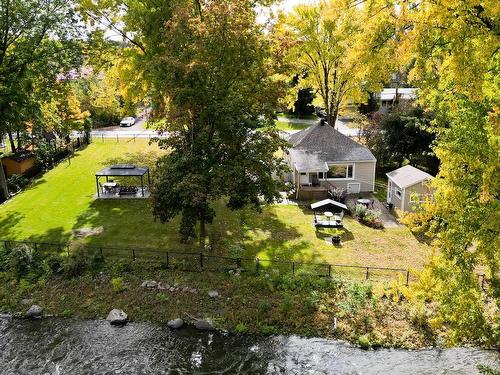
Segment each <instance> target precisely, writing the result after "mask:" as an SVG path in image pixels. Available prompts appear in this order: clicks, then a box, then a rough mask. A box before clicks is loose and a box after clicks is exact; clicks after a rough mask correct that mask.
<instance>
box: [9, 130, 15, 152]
mask: <svg viewBox="0 0 500 375" xmlns="http://www.w3.org/2000/svg"><path fill="white" fill-rule="evenodd" d="M7 135H8V136H9V143H10V150H11V151H12V152H13V153H14V152H16V151H17V150H16V143H15V142H14V136H13V135H12V132H11V131H10V129H7Z"/></svg>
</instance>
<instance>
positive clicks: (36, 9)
mask: <svg viewBox="0 0 500 375" xmlns="http://www.w3.org/2000/svg"><path fill="white" fill-rule="evenodd" d="M77 25H78V19H77V16H76V14H75V12H74V4H73V3H72V2H71V1H67V0H44V1H42V0H0V130H1V131H2V132H6V133H7V134H8V136H9V140H10V142H11V146H12V149H13V150H14V151H15V150H16V149H17V147H18V145H16V144H15V143H14V140H13V132H16V131H17V132H19V131H22V130H24V126H25V124H24V123H25V122H26V121H29V120H31V118H30V117H32V116H33V115H34V114H35V113H37V109H38V108H39V100H38V99H40V98H39V97H36V94H37V93H41V92H42V91H43V96H46V95H47V92H48V90H49V89H50V87H51V85H52V84H53V83H55V82H56V81H57V79H56V78H57V75H58V74H61V73H65V72H67V71H68V70H69V69H71V68H73V67H75V66H77V65H78V62H79V61H80V58H79V55H78V53H75V52H78V50H79V42H78V39H79V38H80V37H81V34H80V32H81V30H79V29H78V26H77ZM42 88H43V90H42ZM43 96H42V97H43Z"/></svg>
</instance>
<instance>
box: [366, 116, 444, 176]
mask: <svg viewBox="0 0 500 375" xmlns="http://www.w3.org/2000/svg"><path fill="white" fill-rule="evenodd" d="M432 120H433V116H432V114H431V113H429V112H425V111H424V110H423V109H422V108H420V107H408V108H398V109H396V110H395V111H393V112H391V113H387V114H375V115H373V116H372V118H371V120H370V121H369V125H368V126H366V127H365V128H364V129H363V136H364V138H365V139H366V144H367V146H368V147H369V148H370V149H371V150H372V151H373V153H374V154H375V156H376V158H377V164H378V165H379V166H380V167H389V168H393V167H401V166H402V165H403V163H405V162H409V163H410V164H411V165H413V166H416V167H419V168H423V169H425V170H427V171H428V172H429V173H431V174H433V175H435V174H436V173H437V172H438V167H439V161H438V159H437V158H436V156H435V154H434V151H433V149H432V148H433V146H434V142H435V139H436V135H435V134H434V132H433V131H432V129H431V121H432Z"/></svg>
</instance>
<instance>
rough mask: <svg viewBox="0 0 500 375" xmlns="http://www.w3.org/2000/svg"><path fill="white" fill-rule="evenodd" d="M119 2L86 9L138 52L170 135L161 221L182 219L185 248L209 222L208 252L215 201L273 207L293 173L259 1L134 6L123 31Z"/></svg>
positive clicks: (161, 171)
mask: <svg viewBox="0 0 500 375" xmlns="http://www.w3.org/2000/svg"><path fill="white" fill-rule="evenodd" d="M109 3H110V2H105V1H97V2H90V1H85V2H83V7H84V8H85V9H86V12H87V15H88V17H89V19H93V20H94V21H96V22H101V21H102V20H103V19H105V20H107V21H109V24H110V25H111V28H112V29H114V30H115V31H116V32H118V33H120V35H122V36H123V38H124V41H125V43H126V44H127V45H128V46H129V47H130V49H131V51H132V50H133V51H134V52H135V56H134V61H135V65H134V67H135V69H136V70H135V71H136V75H137V76H138V77H140V79H142V80H143V81H144V82H145V83H146V85H147V90H148V93H149V95H150V97H151V99H152V101H153V107H154V110H153V117H154V118H155V119H156V120H157V122H156V123H157V126H158V128H159V130H160V131H163V132H166V133H168V138H166V139H164V140H161V141H160V146H161V147H162V148H165V149H168V150H169V153H168V154H167V155H166V156H164V157H163V158H161V160H160V161H159V164H158V173H157V181H156V183H155V189H154V192H153V213H154V215H155V216H156V217H157V218H159V219H160V220H161V221H169V220H171V219H173V218H174V217H175V216H177V215H179V214H180V215H181V217H182V220H181V225H180V235H181V239H182V240H187V239H188V238H190V237H194V236H195V234H196V231H195V228H196V225H197V224H198V223H199V237H200V242H201V244H202V245H204V244H205V238H206V224H207V223H210V222H211V221H212V220H213V218H214V215H215V211H214V209H213V207H212V206H213V203H214V202H215V201H219V200H220V199H227V205H228V206H229V207H231V208H233V209H238V208H241V207H243V206H244V205H247V204H251V205H253V206H255V207H258V206H259V199H260V198H263V199H264V200H266V201H268V202H270V201H272V200H274V199H275V198H276V197H277V194H278V193H277V192H278V186H279V183H278V182H276V180H275V179H274V178H273V176H274V175H276V174H280V173H281V172H282V171H283V170H284V168H285V166H284V163H283V162H282V160H281V159H280V158H276V157H275V153H276V151H277V150H278V149H279V148H280V147H282V146H284V142H283V141H282V140H281V139H280V137H279V135H278V133H277V132H276V131H274V130H273V127H274V120H273V116H274V111H275V108H276V104H277V103H276V102H277V98H279V97H280V95H281V92H280V91H281V89H280V86H281V85H280V82H279V81H278V80H277V79H275V77H274V76H273V73H274V71H273V68H274V66H273V59H272V51H271V46H270V44H269V43H268V42H267V40H266V36H265V35H264V33H263V30H262V29H261V26H259V25H258V24H257V23H256V12H255V9H254V6H255V3H256V2H255V1H251V0H236V1H229V0H222V1H216V2H212V1H200V2H198V1H194V2H193V1H191V0H178V1H165V2H161V3H160V4H156V5H155V4H153V3H157V2H153V1H143V2H139V1H137V2H136V1H129V2H127V12H126V15H123V17H121V18H120V20H119V21H120V22H118V19H117V17H116V16H114V13H113V12H114V9H112V7H110V6H109ZM112 3H120V1H115V2H112ZM149 3H151V4H149ZM148 4H149V5H151V6H148ZM119 25H123V26H122V27H121V28H120V30H117V28H118V26H119ZM260 128H265V129H264V130H263V131H260V130H257V129H260Z"/></svg>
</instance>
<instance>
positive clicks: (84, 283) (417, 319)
mask: <svg viewBox="0 0 500 375" xmlns="http://www.w3.org/2000/svg"><path fill="white" fill-rule="evenodd" d="M77 268H78V267H76V268H75V270H74V271H75V272H76V271H77ZM93 270H94V271H91V272H82V273H81V274H79V275H75V276H72V277H68V276H62V275H60V276H57V275H55V276H54V275H52V276H51V277H43V278H40V279H39V280H38V281H36V282H34V283H30V282H28V281H26V280H25V279H22V280H21V281H19V282H17V281H16V280H14V279H12V278H10V277H8V275H7V274H5V273H4V274H0V275H1V276H0V278H1V279H2V280H0V281H1V286H0V301H1V302H0V310H2V311H3V312H13V313H16V314H23V313H24V312H26V310H27V309H28V308H29V307H30V305H31V304H37V305H40V306H42V307H43V308H44V311H45V313H46V314H50V315H53V316H58V317H74V318H78V319H102V318H105V317H106V316H107V314H108V313H109V311H110V310H111V309H114V308H118V309H122V310H124V311H125V312H126V313H127V314H128V316H129V319H130V320H132V321H136V322H154V323H158V324H166V322H168V321H169V320H171V319H175V318H182V319H184V320H187V321H190V320H192V319H196V318H199V319H210V320H212V321H213V322H214V324H215V326H216V327H217V328H219V329H221V330H227V331H229V332H236V333H251V334H266V335H269V334H285V335H289V334H295V335H301V336H305V337H323V338H335V339H343V340H346V341H349V342H351V343H353V344H355V345H358V346H360V347H363V348H369V347H396V348H409V349H417V348H425V347H432V346H444V345H446V331H445V330H443V329H434V328H433V327H432V326H431V324H430V323H429V319H428V318H427V317H426V316H424V315H423V314H422V313H421V312H420V311H417V310H415V309H414V308H412V306H411V305H410V304H408V303H407V302H406V301H405V300H404V292H405V291H404V288H405V287H404V286H402V285H398V283H395V282H394V283H392V285H386V286H385V287H384V286H383V285H382V284H376V285H372V284H368V283H354V282H349V281H346V280H341V279H336V278H332V279H330V278H318V277H312V276H307V275H304V276H298V277H293V276H280V275H277V274H266V273H263V274H261V275H260V276H258V277H256V276H247V275H239V274H237V273H232V274H221V273H210V272H204V273H197V272H192V273H189V272H180V271H175V270H171V269H163V268H162V267H152V266H150V265H147V264H141V263H140V262H136V263H121V262H116V263H115V264H113V265H109V266H104V267H94V268H93ZM152 275H154V277H153V276H152ZM145 280H154V281H156V282H157V283H159V286H158V285H156V286H154V287H153V288H145V287H144V286H143V282H144V281H145ZM209 291H216V292H217V294H218V296H216V297H211V296H210V295H209V293H208V292H209ZM429 308H431V307H429Z"/></svg>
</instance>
